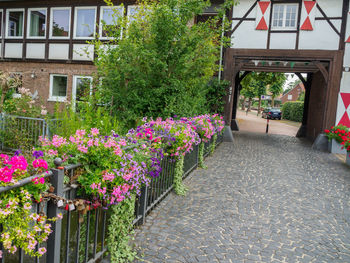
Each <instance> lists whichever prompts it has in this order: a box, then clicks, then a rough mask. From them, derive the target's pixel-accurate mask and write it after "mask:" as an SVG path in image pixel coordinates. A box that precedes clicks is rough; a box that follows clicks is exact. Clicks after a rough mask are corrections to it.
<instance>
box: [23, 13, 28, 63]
mask: <svg viewBox="0 0 350 263" xmlns="http://www.w3.org/2000/svg"><path fill="white" fill-rule="evenodd" d="M23 19H24V21H23V40H22V43H23V45H22V60H24V59H25V57H26V56H27V42H26V40H27V26H28V25H27V23H28V22H27V21H28V8H27V7H26V8H25V9H24V12H23Z"/></svg>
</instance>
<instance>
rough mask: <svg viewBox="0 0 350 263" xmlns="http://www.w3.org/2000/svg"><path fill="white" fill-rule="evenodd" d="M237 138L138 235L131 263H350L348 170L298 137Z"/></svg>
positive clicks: (241, 135) (161, 207) (196, 173)
mask: <svg viewBox="0 0 350 263" xmlns="http://www.w3.org/2000/svg"><path fill="white" fill-rule="evenodd" d="M234 138H235V141H234V143H233V144H232V143H222V144H221V145H220V146H219V147H218V149H217V150H216V152H215V153H214V155H213V156H211V157H209V158H207V159H206V164H207V166H208V168H207V169H205V170H203V169H197V170H196V171H194V172H193V173H192V174H191V175H190V176H189V177H188V178H187V179H186V180H185V184H186V185H187V186H188V188H189V191H188V193H187V195H186V196H185V197H181V196H176V195H175V194H173V193H171V194H170V195H168V196H167V197H166V199H165V200H164V201H163V202H162V203H161V204H160V205H159V206H158V207H157V208H156V209H155V210H154V211H152V212H151V214H150V215H149V216H148V217H147V220H146V223H145V224H144V225H143V226H141V227H140V228H138V229H137V230H136V233H135V240H134V243H135V245H136V246H137V249H138V251H139V255H140V257H142V258H143V260H144V261H141V260H136V262H152V263H157V262H166V263H171V262H191V263H192V262H232V263H238V262H288V263H290V262H327V263H328V262H350V226H349V221H350V168H348V167H347V166H346V165H345V164H344V163H343V162H341V161H340V160H338V159H337V158H336V157H335V156H333V155H331V154H329V153H323V152H318V151H314V150H312V149H311V147H310V144H309V143H308V142H306V141H302V140H300V139H297V138H295V137H289V136H283V135H265V134H256V133H235V134H234Z"/></svg>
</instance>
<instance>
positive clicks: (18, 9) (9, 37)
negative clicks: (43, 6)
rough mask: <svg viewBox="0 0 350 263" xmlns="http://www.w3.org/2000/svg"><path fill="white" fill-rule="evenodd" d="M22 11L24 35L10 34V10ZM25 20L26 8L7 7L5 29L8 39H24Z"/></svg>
mask: <svg viewBox="0 0 350 263" xmlns="http://www.w3.org/2000/svg"><path fill="white" fill-rule="evenodd" d="M16 11H17V12H22V13H23V25H22V36H20V37H17V36H9V18H10V12H16ZM24 20H25V9H24V8H9V9H6V25H5V26H6V29H5V37H6V38H7V39H23V38H24V34H25V32H24Z"/></svg>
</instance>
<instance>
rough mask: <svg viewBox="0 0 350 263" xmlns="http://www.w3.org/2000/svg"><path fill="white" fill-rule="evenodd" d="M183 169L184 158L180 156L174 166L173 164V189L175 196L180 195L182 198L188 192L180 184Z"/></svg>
mask: <svg viewBox="0 0 350 263" xmlns="http://www.w3.org/2000/svg"><path fill="white" fill-rule="evenodd" d="M183 168H184V156H183V155H181V157H180V158H179V159H178V160H177V161H176V164H175V174H174V189H175V193H176V194H177V195H182V196H184V195H186V192H187V190H188V189H187V188H186V186H185V185H184V184H183V182H182V175H183Z"/></svg>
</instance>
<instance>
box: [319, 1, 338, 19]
mask: <svg viewBox="0 0 350 263" xmlns="http://www.w3.org/2000/svg"><path fill="white" fill-rule="evenodd" d="M317 3H318V4H319V6H320V7H321V9H322V10H323V12H325V14H326V15H327V16H328V17H341V16H342V9H343V0H317ZM321 16H322V14H321V13H320V12H319V11H318V9H317V12H316V17H321Z"/></svg>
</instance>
